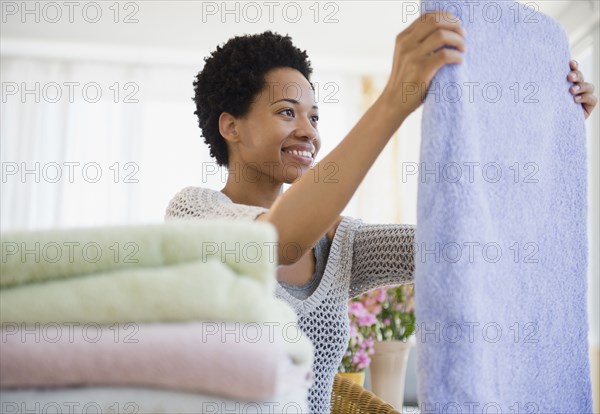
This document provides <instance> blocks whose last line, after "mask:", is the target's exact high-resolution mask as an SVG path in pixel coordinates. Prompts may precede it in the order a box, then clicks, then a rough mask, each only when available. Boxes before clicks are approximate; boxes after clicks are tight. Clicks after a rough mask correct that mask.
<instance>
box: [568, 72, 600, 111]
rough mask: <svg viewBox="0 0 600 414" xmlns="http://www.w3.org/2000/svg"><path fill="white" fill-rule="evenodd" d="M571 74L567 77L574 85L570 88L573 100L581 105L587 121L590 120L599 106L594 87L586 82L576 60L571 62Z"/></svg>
mask: <svg viewBox="0 0 600 414" xmlns="http://www.w3.org/2000/svg"><path fill="white" fill-rule="evenodd" d="M569 67H570V68H571V72H569V74H568V75H567V79H568V80H569V81H571V82H573V83H574V85H572V86H571V87H570V88H569V92H571V94H572V95H574V96H573V100H574V101H575V102H577V103H580V104H581V106H582V107H583V112H584V114H585V119H588V117H589V116H590V114H591V113H592V111H593V110H594V108H595V107H596V105H597V104H598V98H597V97H596V96H594V89H595V87H594V85H593V84H591V83H589V82H584V81H583V80H584V78H583V73H581V71H580V70H579V69H578V68H579V63H578V62H577V61H575V60H571V61H570V62H569Z"/></svg>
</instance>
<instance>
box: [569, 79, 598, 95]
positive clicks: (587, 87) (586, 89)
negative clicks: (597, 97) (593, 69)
mask: <svg viewBox="0 0 600 414" xmlns="http://www.w3.org/2000/svg"><path fill="white" fill-rule="evenodd" d="M594 89H595V88H594V85H593V84H591V83H589V82H581V83H577V84H575V85H573V86H571V87H570V88H569V91H570V92H571V94H573V95H581V94H585V93H589V94H593V93H594Z"/></svg>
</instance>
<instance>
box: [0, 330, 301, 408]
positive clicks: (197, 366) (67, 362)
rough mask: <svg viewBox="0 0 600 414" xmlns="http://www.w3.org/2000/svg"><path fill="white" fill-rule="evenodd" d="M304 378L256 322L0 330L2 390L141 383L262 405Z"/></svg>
mask: <svg viewBox="0 0 600 414" xmlns="http://www.w3.org/2000/svg"><path fill="white" fill-rule="evenodd" d="M310 378H311V366H310V361H307V362H305V363H304V364H300V365H297V366H296V365H294V364H293V363H292V362H291V359H290V358H289V356H288V355H287V354H286V351H285V343H284V338H282V337H280V336H275V332H274V331H273V330H272V328H271V327H270V326H269V325H261V324H256V323H250V324H236V323H228V324H225V323H210V322H193V323H177V324H141V325H138V324H126V325H125V324H116V325H113V326H106V327H101V328H100V329H98V327H95V326H94V327H91V326H87V327H83V326H81V325H79V326H73V327H67V326H55V327H54V328H52V327H47V328H46V329H45V330H44V331H40V332H37V336H36V333H35V332H34V331H33V330H31V329H29V330H24V329H15V330H12V331H7V330H4V331H2V352H1V353H0V387H2V388H7V387H12V388H18V387H20V388H28V387H65V386H71V385H96V386H98V385H100V386H102V385H110V386H142V387H159V388H161V387H162V388H171V389H175V390H179V391H193V392H200V393H204V394H212V395H220V396H224V397H226V398H233V399H241V400H253V399H260V400H266V399H268V398H270V397H273V396H274V395H276V394H281V393H282V392H286V391H289V388H290V384H294V385H295V386H296V389H297V388H298V387H302V386H304V387H305V389H306V390H308V387H309V386H310V384H311V381H310ZM282 386H283V388H282ZM286 387H287V389H286Z"/></svg>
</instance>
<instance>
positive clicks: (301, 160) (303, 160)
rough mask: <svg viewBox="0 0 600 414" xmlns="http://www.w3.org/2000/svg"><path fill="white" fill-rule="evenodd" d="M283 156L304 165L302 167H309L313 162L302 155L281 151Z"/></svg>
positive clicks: (310, 158)
mask: <svg viewBox="0 0 600 414" xmlns="http://www.w3.org/2000/svg"><path fill="white" fill-rule="evenodd" d="M281 152H282V153H283V154H285V155H286V156H288V157H290V158H292V159H294V160H296V161H297V162H299V163H300V164H304V165H311V164H312V162H313V158H312V157H305V156H304V155H296V154H292V153H291V152H285V151H283V150H282V151H281Z"/></svg>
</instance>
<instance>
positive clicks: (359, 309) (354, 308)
mask: <svg viewBox="0 0 600 414" xmlns="http://www.w3.org/2000/svg"><path fill="white" fill-rule="evenodd" d="M364 312H365V307H364V305H363V304H362V302H351V303H350V305H349V306H348V313H350V315H354V316H360V315H362V314H363V313H364Z"/></svg>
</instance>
